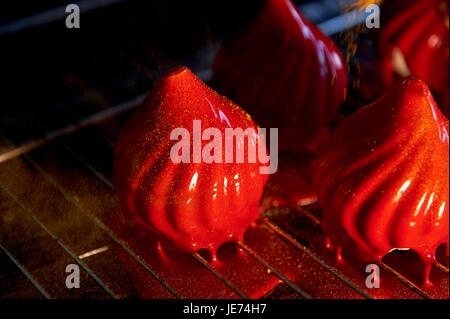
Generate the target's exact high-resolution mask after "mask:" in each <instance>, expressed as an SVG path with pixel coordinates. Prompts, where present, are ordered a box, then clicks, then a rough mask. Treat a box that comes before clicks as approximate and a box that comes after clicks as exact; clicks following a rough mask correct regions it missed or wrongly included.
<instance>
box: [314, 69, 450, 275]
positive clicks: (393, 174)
mask: <svg viewBox="0 0 450 319" xmlns="http://www.w3.org/2000/svg"><path fill="white" fill-rule="evenodd" d="M448 129H449V126H448V120H447V119H446V118H445V117H444V116H443V115H442V113H441V112H440V110H439V109H438V108H437V106H436V104H435V102H434V100H433V97H432V96H431V93H430V91H429V89H428V87H427V85H426V84H425V83H424V82H422V81H420V80H416V79H415V78H412V77H411V78H408V79H406V80H403V82H402V83H399V84H398V85H397V86H395V87H394V88H393V89H392V90H391V91H390V92H389V93H387V94H386V95H385V96H384V97H382V98H381V99H379V100H378V101H376V102H375V103H373V104H371V105H369V106H366V107H364V108H362V109H360V110H359V111H358V112H356V113H355V114H353V115H352V116H350V117H348V118H346V119H344V120H343V121H342V122H341V123H340V125H339V126H338V127H337V129H336V130H335V131H334V132H333V133H332V134H331V136H330V138H329V139H328V140H327V141H326V142H325V143H324V145H323V147H322V149H321V151H320V153H319V158H318V165H317V168H316V171H315V177H314V182H315V186H316V190H317V193H318V199H319V203H320V205H321V207H322V209H323V211H324V219H323V226H324V229H325V230H326V232H327V233H328V235H329V236H330V237H331V239H332V240H333V241H334V242H335V243H336V244H337V245H340V246H344V247H346V248H348V249H349V251H352V252H354V253H356V254H357V255H359V256H360V257H361V258H363V259H366V260H377V259H381V258H382V257H383V256H384V255H385V254H387V253H388V252H389V251H391V250H392V249H394V248H411V249H413V250H414V251H415V252H417V253H418V254H419V255H420V257H421V258H422V260H424V262H425V263H426V265H427V266H430V265H431V263H432V262H434V253H435V250H436V248H437V247H438V246H439V245H440V244H442V243H447V245H448V238H449V236H448V230H449V214H448V202H449V174H448V173H449V167H448V165H449V135H448ZM428 270H429V267H428Z"/></svg>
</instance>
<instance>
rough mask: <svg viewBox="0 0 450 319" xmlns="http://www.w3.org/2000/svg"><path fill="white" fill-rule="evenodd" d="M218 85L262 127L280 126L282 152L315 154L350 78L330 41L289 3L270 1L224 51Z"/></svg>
mask: <svg viewBox="0 0 450 319" xmlns="http://www.w3.org/2000/svg"><path fill="white" fill-rule="evenodd" d="M213 71H214V73H213V83H214V85H215V86H216V87H217V88H218V89H219V90H220V91H221V92H222V93H224V94H225V95H226V96H228V97H230V98H232V99H234V100H236V101H237V102H238V103H239V104H240V105H242V106H243V107H244V108H245V109H246V110H247V111H248V112H249V113H250V114H251V115H252V116H254V117H255V120H256V121H257V122H258V123H259V124H260V125H261V126H262V127H267V128H268V127H277V128H279V149H280V150H281V151H283V150H293V151H297V152H305V151H307V152H313V153H315V152H316V151H317V149H318V146H319V145H320V143H321V142H322V141H323V140H324V139H325V138H326V137H327V136H328V134H329V125H330V123H331V122H332V121H333V120H335V119H336V116H337V113H338V109H339V106H340V105H341V103H342V102H343V100H344V99H345V95H346V89H347V76H346V70H345V65H344V62H343V60H342V57H341V54H340V52H339V50H338V48H337V47H336V46H335V44H334V43H333V42H332V40H331V39H330V38H328V37H327V36H326V35H324V34H323V33H322V32H321V31H320V30H319V29H318V28H317V27H316V26H314V25H313V24H312V23H310V22H309V21H307V20H306V19H305V18H304V17H303V16H302V15H301V13H300V12H299V11H298V10H297V8H295V6H294V5H293V4H292V2H291V1H290V0H267V1H266V2H265V4H264V6H263V7H262V9H261V11H260V13H259V15H258V17H257V18H256V20H255V21H254V22H253V23H252V25H251V26H250V27H249V28H248V30H246V32H243V33H242V34H240V36H239V37H238V38H236V39H234V40H233V41H231V42H229V43H225V44H224V45H223V47H222V48H221V50H220V51H219V53H218V55H217V57H216V59H215V61H214V65H213Z"/></svg>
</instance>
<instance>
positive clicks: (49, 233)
mask: <svg viewBox="0 0 450 319" xmlns="http://www.w3.org/2000/svg"><path fill="white" fill-rule="evenodd" d="M0 187H2V189H3V190H4V191H5V192H6V193H7V194H8V195H9V196H10V197H11V198H12V199H13V200H14V201H15V202H16V203H17V204H19V206H20V207H21V208H22V209H23V210H24V211H26V212H27V213H28V214H29V215H30V216H31V218H32V219H33V220H34V221H35V222H36V224H38V225H39V226H40V227H41V228H42V229H43V230H44V232H45V233H47V235H49V236H50V237H51V238H52V239H53V240H54V241H55V242H56V243H57V244H58V245H59V246H60V247H61V248H62V249H63V250H64V251H65V252H66V253H67V254H68V255H69V256H70V257H71V258H72V259H73V260H74V261H75V262H76V263H77V264H78V265H80V266H81V268H83V269H84V270H85V271H86V272H87V273H88V274H89V276H91V278H92V279H94V280H95V282H97V284H98V285H99V286H100V287H102V288H103V290H105V292H106V293H107V294H108V295H110V296H111V297H112V298H114V299H118V297H117V296H116V295H115V294H114V293H113V292H112V291H111V289H109V288H108V286H107V285H106V284H105V283H104V282H103V281H101V280H100V279H99V278H98V277H97V275H96V274H94V272H93V271H92V270H91V269H90V268H89V267H88V266H87V265H86V264H85V263H84V262H83V261H82V260H81V259H80V258H78V257H77V256H76V255H75V254H74V253H73V252H72V251H71V250H70V249H69V248H68V247H66V245H64V244H63V243H62V242H61V240H60V239H59V238H58V237H57V236H56V235H55V234H54V233H53V232H51V231H50V230H49V229H48V228H47V227H46V226H45V225H44V224H43V223H42V222H41V221H40V219H39V218H38V217H37V216H36V215H35V214H34V213H33V212H32V211H31V210H30V209H29V208H28V207H26V206H25V205H23V204H22V203H21V202H20V200H19V199H18V198H17V197H16V196H14V194H12V193H11V192H10V191H9V190H8V189H7V188H6V187H5V186H4V185H2V184H1V183H0Z"/></svg>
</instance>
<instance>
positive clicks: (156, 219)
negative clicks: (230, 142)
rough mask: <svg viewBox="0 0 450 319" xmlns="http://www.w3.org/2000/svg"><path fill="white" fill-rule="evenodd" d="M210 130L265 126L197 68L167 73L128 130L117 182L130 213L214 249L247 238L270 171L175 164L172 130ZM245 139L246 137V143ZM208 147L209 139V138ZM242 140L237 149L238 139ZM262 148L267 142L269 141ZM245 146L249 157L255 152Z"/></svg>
mask: <svg viewBox="0 0 450 319" xmlns="http://www.w3.org/2000/svg"><path fill="white" fill-rule="evenodd" d="M194 120H200V121H201V126H202V128H203V129H206V128H217V129H219V130H220V131H221V132H222V134H224V130H225V128H242V129H243V130H245V129H247V128H253V129H255V131H256V136H254V138H255V141H256V143H258V144H259V143H260V140H259V136H258V135H257V132H258V128H257V125H256V124H255V122H253V120H252V119H251V117H250V116H249V115H248V114H247V113H246V112H244V111H243V110H242V109H241V108H240V107H239V106H238V105H236V104H234V103H233V102H231V101H230V100H228V99H227V98H225V97H224V96H221V95H219V94H218V93H217V92H215V91H213V90H212V89H210V88H209V87H207V86H206V85H205V84H204V83H203V82H202V81H201V80H199V79H198V78H197V77H196V76H195V75H194V74H193V73H192V72H191V71H190V70H188V69H187V68H185V67H178V68H176V69H174V70H172V71H171V72H169V73H168V74H167V75H165V76H164V77H163V78H162V79H161V80H160V81H159V82H158V83H157V84H156V86H155V87H154V88H153V89H152V90H151V91H150V93H149V94H148V96H147V98H146V99H145V101H144V102H143V104H142V105H141V106H140V108H139V109H138V110H137V111H136V112H135V114H134V115H133V116H132V117H131V119H129V120H128V121H127V122H126V124H125V125H124V127H123V128H122V130H121V133H120V137H119V139H118V141H117V144H116V146H115V150H114V174H113V183H114V188H115V191H116V193H117V195H118V197H119V199H120V200H121V201H122V203H124V205H125V206H126V208H127V209H128V210H129V212H130V214H131V215H132V216H134V217H136V218H137V219H138V221H139V222H140V223H141V224H143V225H144V226H145V227H147V228H149V229H151V230H152V231H155V232H156V233H158V234H159V235H161V236H162V238H165V239H167V240H168V241H169V242H171V243H172V244H174V245H175V246H176V247H177V248H179V249H180V250H182V251H195V250H198V249H201V248H207V249H209V250H210V251H211V252H212V253H213V254H214V253H215V251H216V249H217V248H218V246H219V245H221V244H222V243H224V242H227V241H233V240H237V239H239V240H242V237H243V234H244V232H245V230H246V229H247V227H248V226H249V225H250V224H251V223H252V222H253V221H255V219H256V218H258V216H259V200H260V197H261V194H262V190H263V187H264V184H265V182H266V180H267V175H261V174H260V172H259V168H260V164H259V163H258V162H257V163H249V162H248V161H246V162H244V163H215V162H213V163H209V164H208V163H205V162H203V161H202V162H201V163H194V162H193V159H192V156H193V155H192V151H191V162H190V163H183V162H181V163H174V162H173V161H172V160H171V157H170V150H171V147H172V146H173V145H174V144H175V143H177V140H171V139H170V134H171V131H172V130H173V129H175V128H185V129H187V130H188V131H189V132H190V133H191V138H192V134H193V126H194V124H193V121H194ZM241 142H242V141H241ZM201 143H202V149H203V147H204V146H205V144H207V143H209V141H202V142H201ZM237 144H238V143H237V142H236V143H234V151H236V145H237ZM261 144H262V145H261V147H264V149H263V151H264V152H265V145H264V143H261ZM247 151H248V149H247V148H246V149H245V158H247V154H248V153H247Z"/></svg>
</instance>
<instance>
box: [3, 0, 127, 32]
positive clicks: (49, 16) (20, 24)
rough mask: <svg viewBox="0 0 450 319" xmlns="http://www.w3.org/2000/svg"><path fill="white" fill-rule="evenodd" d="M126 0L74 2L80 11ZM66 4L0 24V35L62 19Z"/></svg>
mask: <svg viewBox="0 0 450 319" xmlns="http://www.w3.org/2000/svg"><path fill="white" fill-rule="evenodd" d="M123 1H127V0H82V1H78V2H75V3H74V4H76V5H78V6H79V7H80V12H88V11H91V10H94V9H98V8H101V7H106V6H108V5H111V4H114V3H119V2H123ZM67 15H68V13H66V6H60V7H56V8H53V9H49V10H45V11H43V12H40V13H37V14H34V15H31V16H28V17H24V18H20V19H17V20H15V21H13V22H10V23H5V24H2V25H0V35H5V34H12V33H16V32H20V31H23V30H26V29H29V28H33V27H39V26H42V25H45V24H48V23H50V22H54V21H58V20H62V19H64V18H65V17H67Z"/></svg>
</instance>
